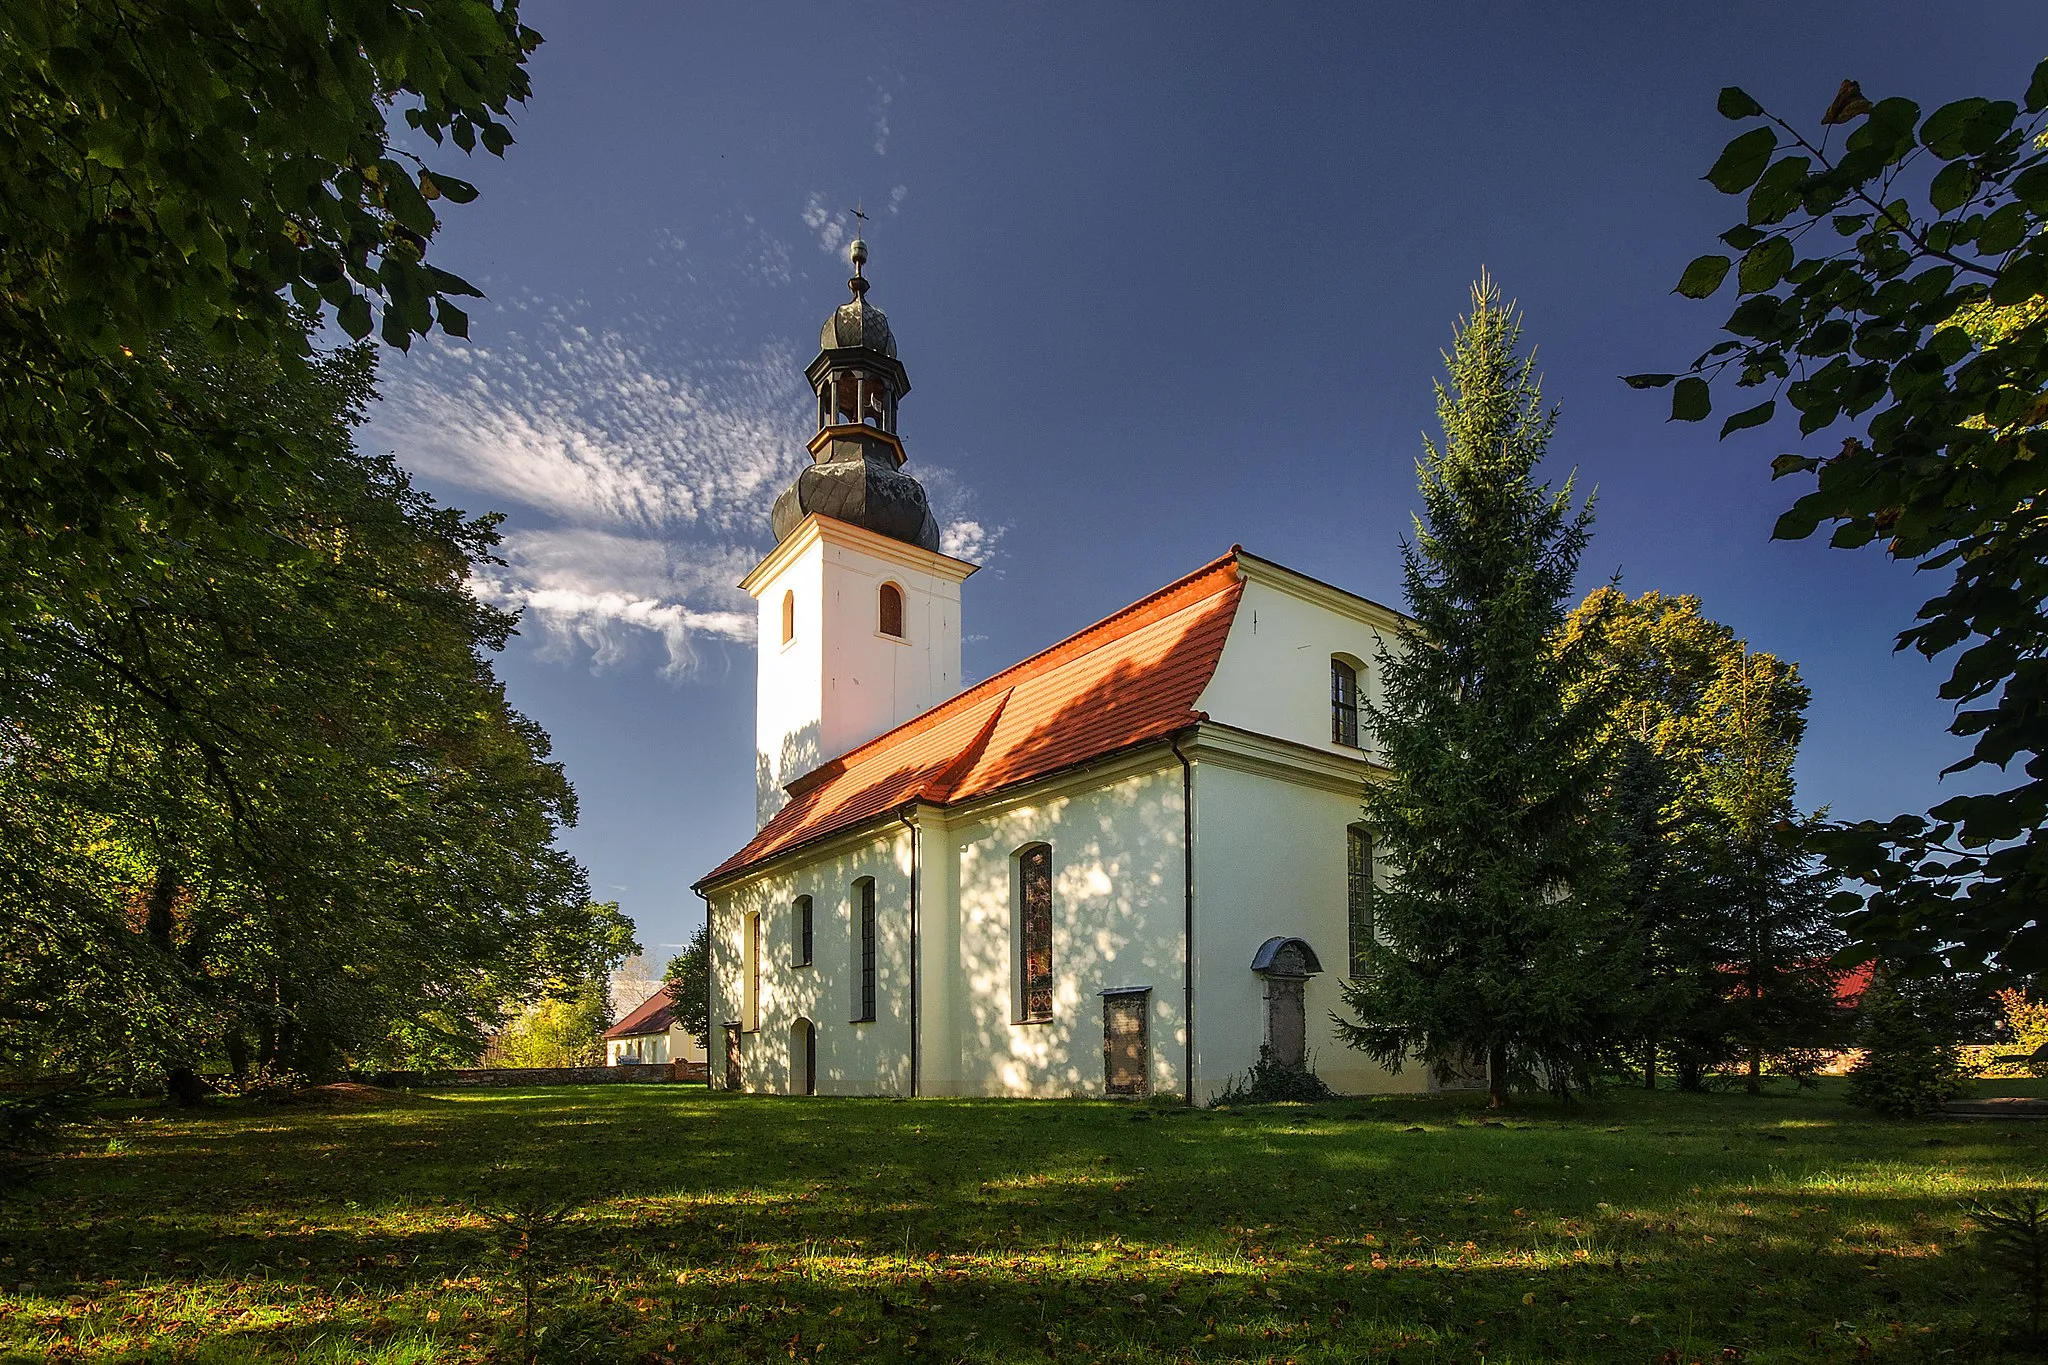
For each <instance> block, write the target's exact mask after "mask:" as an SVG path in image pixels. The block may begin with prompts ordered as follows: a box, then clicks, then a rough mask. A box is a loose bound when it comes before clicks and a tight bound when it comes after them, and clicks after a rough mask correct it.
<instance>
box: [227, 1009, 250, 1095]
mask: <svg viewBox="0 0 2048 1365" xmlns="http://www.w3.org/2000/svg"><path fill="white" fill-rule="evenodd" d="M227 1050H228V1070H229V1071H231V1072H233V1073H234V1077H235V1079H236V1080H237V1081H245V1080H247V1079H248V1078H249V1040H248V1039H247V1038H245V1037H243V1036H242V1026H241V1024H240V1023H239V1022H238V1023H235V1024H233V1025H231V1026H230V1027H229V1029H228V1037H227Z"/></svg>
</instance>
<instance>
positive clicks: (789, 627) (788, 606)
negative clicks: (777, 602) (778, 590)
mask: <svg viewBox="0 0 2048 1365" xmlns="http://www.w3.org/2000/svg"><path fill="white" fill-rule="evenodd" d="M795 638H796V594H795V593H793V592H786V593H784V594H782V643H784V644H788V643H789V642H790V641H791V640H794V639H795Z"/></svg>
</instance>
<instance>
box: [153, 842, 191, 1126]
mask: <svg viewBox="0 0 2048 1365" xmlns="http://www.w3.org/2000/svg"><path fill="white" fill-rule="evenodd" d="M177 904H178V875H177V873H175V872H173V871H172V870H171V865H170V864H169V863H167V862H166V863H158V864H157V869H156V878H155V880H154V881H152V882H151V883H150V886H149V896H148V898H147V899H146V900H145V901H144V902H143V918H142V929H143V932H144V933H145V934H147V935H148V936H149V941H150V945H151V946H152V947H154V948H155V949H156V950H157V951H158V952H160V953H162V954H163V955H164V956H165V957H166V958H168V959H169V960H171V961H172V962H176V961H178V960H179V958H178V940H177V921H176V920H175V919H174V918H173V917H172V913H171V912H172V911H173V910H174V909H176V908H177ZM164 1092H165V1093H166V1094H168V1095H169V1096H170V1097H171V1100H172V1102H173V1103H175V1104H180V1105H183V1106H185V1107H186V1108H190V1107H192V1106H193V1105H196V1104H200V1103H203V1102H204V1101H205V1099H206V1085H205V1083H204V1082H202V1081H201V1080H200V1079H199V1073H198V1072H196V1071H194V1070H193V1069H192V1067H191V1066H190V1065H189V1064H188V1063H187V1062H186V1061H185V1060H184V1059H183V1058H178V1059H176V1060H174V1061H172V1062H171V1063H170V1064H169V1065H167V1066H166V1067H165V1068H164Z"/></svg>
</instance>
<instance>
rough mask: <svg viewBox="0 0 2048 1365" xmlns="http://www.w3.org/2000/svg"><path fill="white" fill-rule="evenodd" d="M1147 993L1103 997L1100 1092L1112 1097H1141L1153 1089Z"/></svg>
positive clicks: (1150, 1004) (1150, 999) (1149, 999)
mask: <svg viewBox="0 0 2048 1365" xmlns="http://www.w3.org/2000/svg"><path fill="white" fill-rule="evenodd" d="M1151 1013H1152V996H1151V993H1150V992H1149V991H1142V990H1133V991H1119V992H1117V993H1116V994H1114V995H1105V996H1104V997H1102V1073H1103V1089H1104V1090H1106V1091H1107V1092H1108V1093H1110V1094H1112V1095H1135V1096H1141V1097H1142V1096H1144V1095H1146V1094H1148V1093H1150V1091H1151V1089H1152V1045H1151V1042H1150V1036H1149V1035H1150V1033H1151V1028H1150V1016H1151Z"/></svg>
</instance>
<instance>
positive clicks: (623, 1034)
mask: <svg viewBox="0 0 2048 1365" xmlns="http://www.w3.org/2000/svg"><path fill="white" fill-rule="evenodd" d="M675 1018H676V1005H675V1001H674V1000H673V999H672V998H670V996H669V993H668V987H666V986H663V987H662V988H661V989H660V990H658V991H656V992H655V993H654V994H652V995H650V996H648V997H647V998H646V999H645V1000H643V1001H641V1002H640V1008H638V1009H636V1010H634V1011H633V1012H632V1013H631V1014H628V1015H627V1016H626V1017H625V1018H623V1019H621V1020H619V1022H618V1023H616V1024H613V1025H612V1026H611V1027H610V1028H608V1029H606V1030H605V1031H604V1036H605V1037H607V1038H638V1037H641V1036H642V1035H644V1034H649V1033H667V1032H668V1027H669V1025H670V1024H672V1023H674V1022H675Z"/></svg>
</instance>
